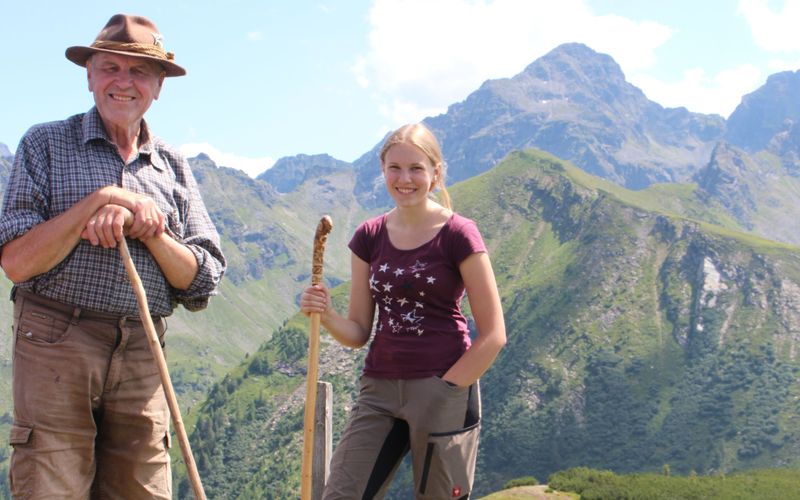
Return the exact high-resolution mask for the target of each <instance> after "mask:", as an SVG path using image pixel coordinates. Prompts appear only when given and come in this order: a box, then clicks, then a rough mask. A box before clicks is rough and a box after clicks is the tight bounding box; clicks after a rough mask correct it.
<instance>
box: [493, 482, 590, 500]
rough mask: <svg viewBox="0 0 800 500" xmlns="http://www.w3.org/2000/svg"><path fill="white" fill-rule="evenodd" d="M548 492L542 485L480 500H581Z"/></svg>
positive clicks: (517, 489)
mask: <svg viewBox="0 0 800 500" xmlns="http://www.w3.org/2000/svg"><path fill="white" fill-rule="evenodd" d="M546 490H547V485H542V484H540V485H538V486H519V487H517V488H510V489H507V490H503V491H498V492H497V493H492V494H491V495H489V496H486V497H483V498H481V499H480V500H578V499H579V498H580V496H579V495H576V494H574V493H572V494H570V493H560V492H553V493H546Z"/></svg>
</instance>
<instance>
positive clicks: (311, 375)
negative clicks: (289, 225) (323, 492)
mask: <svg viewBox="0 0 800 500" xmlns="http://www.w3.org/2000/svg"><path fill="white" fill-rule="evenodd" d="M332 228H333V221H332V220H331V218H330V217H329V216H327V215H326V216H324V217H323V218H322V219H320V221H319V224H317V231H316V233H315V234H314V256H313V261H312V263H311V284H312V285H319V284H320V283H322V263H323V255H324V254H325V243H326V241H327V240H328V233H330V232H331V229H332ZM310 320H311V327H310V330H309V333H308V371H307V372H306V406H305V415H304V419H303V470H302V476H301V483H300V498H301V499H302V500H310V499H311V495H312V487H311V483H312V475H313V471H312V468H313V467H312V464H313V460H314V406H315V405H316V402H317V368H318V367H319V324H320V317H319V313H311V315H310Z"/></svg>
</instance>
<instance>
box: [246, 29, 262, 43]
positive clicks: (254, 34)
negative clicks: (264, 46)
mask: <svg viewBox="0 0 800 500" xmlns="http://www.w3.org/2000/svg"><path fill="white" fill-rule="evenodd" d="M245 36H246V37H247V40H248V41H250V42H259V41H261V40H263V39H264V33H262V32H260V31H250V32H248V33H247V35H245Z"/></svg>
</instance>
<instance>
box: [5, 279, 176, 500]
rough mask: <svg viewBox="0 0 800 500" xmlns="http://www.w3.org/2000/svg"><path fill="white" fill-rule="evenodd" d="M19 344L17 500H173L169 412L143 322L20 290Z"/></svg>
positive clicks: (159, 322) (160, 328) (159, 326)
mask: <svg viewBox="0 0 800 500" xmlns="http://www.w3.org/2000/svg"><path fill="white" fill-rule="evenodd" d="M154 324H155V326H156V331H157V332H158V334H159V336H160V337H161V339H162V343H163V335H164V332H165V330H166V323H165V321H164V320H163V319H161V318H157V319H154ZM14 339H15V344H14V354H13V395H14V424H13V427H12V429H11V436H10V439H9V442H10V444H11V445H12V446H13V448H14V449H13V452H12V455H11V465H10V468H9V479H10V486H11V494H12V496H13V498H15V499H39V498H47V499H55V498H63V499H70V500H73V499H88V498H92V499H105V498H108V499H112V498H113V499H144V498H147V499H151V498H159V499H170V498H171V497H172V493H171V491H172V478H171V472H170V462H169V455H168V453H167V449H168V448H169V408H168V406H167V402H166V399H165V396H164V391H163V388H162V386H161V378H160V375H159V371H158V367H157V365H156V363H155V361H154V359H153V356H152V354H151V352H150V347H149V345H148V341H147V335H146V332H145V331H144V328H143V327H142V323H141V322H140V321H139V320H138V318H119V317H116V318H115V317H113V316H110V315H106V314H102V313H94V312H88V311H81V310H80V309H78V308H75V307H72V306H68V305H66V304H61V303H59V302H54V301H51V300H49V299H45V298H43V297H41V296H38V295H34V294H31V293H28V292H25V291H22V290H18V291H17V294H16V297H15V300H14Z"/></svg>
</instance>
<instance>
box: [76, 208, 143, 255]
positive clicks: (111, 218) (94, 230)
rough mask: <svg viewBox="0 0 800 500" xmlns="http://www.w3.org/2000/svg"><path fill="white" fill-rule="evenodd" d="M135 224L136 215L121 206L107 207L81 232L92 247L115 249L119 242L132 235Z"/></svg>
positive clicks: (82, 236)
mask: <svg viewBox="0 0 800 500" xmlns="http://www.w3.org/2000/svg"><path fill="white" fill-rule="evenodd" d="M133 223H134V215H133V213H132V212H131V211H130V210H128V209H127V208H125V207H123V206H120V205H112V204H109V205H105V206H103V207H101V208H100V209H99V210H98V211H97V212H95V213H94V214H93V215H92V216H91V217H89V220H88V221H87V222H86V227H85V228H84V229H83V231H81V238H83V239H85V240H89V242H90V243H91V244H92V245H95V246H97V245H100V246H102V247H103V248H114V247H116V246H117V242H119V241H121V240H122V238H124V237H125V234H126V233H130V227H131V226H132V224H133Z"/></svg>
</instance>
